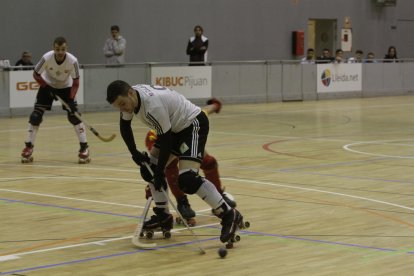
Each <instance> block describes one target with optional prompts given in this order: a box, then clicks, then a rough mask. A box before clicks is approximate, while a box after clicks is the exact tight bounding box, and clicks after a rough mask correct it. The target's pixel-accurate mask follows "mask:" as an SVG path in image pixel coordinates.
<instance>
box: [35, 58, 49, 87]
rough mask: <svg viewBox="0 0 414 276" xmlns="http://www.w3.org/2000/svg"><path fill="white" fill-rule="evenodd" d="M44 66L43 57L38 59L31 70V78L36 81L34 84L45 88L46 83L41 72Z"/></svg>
mask: <svg viewBox="0 0 414 276" xmlns="http://www.w3.org/2000/svg"><path fill="white" fill-rule="evenodd" d="M45 64H46V60H45V58H44V57H42V58H41V59H40V61H39V62H38V63H37V64H36V66H35V68H34V70H33V78H34V79H35V80H36V82H37V83H38V84H39V85H40V86H41V87H46V86H47V83H46V81H45V80H44V79H43V78H42V75H41V74H42V72H43V71H44V70H45Z"/></svg>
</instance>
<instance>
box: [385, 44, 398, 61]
mask: <svg viewBox="0 0 414 276" xmlns="http://www.w3.org/2000/svg"><path fill="white" fill-rule="evenodd" d="M384 62H398V57H397V49H396V48H395V47H394V46H390V47H388V53H387V54H386V55H385V57H384Z"/></svg>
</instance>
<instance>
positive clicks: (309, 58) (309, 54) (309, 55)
mask: <svg viewBox="0 0 414 276" xmlns="http://www.w3.org/2000/svg"><path fill="white" fill-rule="evenodd" d="M300 63H301V64H314V63H315V50H314V49H313V48H309V49H308V50H307V51H306V57H304V58H302V60H301V62H300Z"/></svg>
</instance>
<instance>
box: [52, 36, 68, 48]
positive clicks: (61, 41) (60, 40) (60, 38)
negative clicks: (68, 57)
mask: <svg viewBox="0 0 414 276" xmlns="http://www.w3.org/2000/svg"><path fill="white" fill-rule="evenodd" d="M64 43H66V39H65V38H64V37H63V36H58V37H56V38H55V41H53V45H55V44H56V45H58V46H61V45H63V44H64Z"/></svg>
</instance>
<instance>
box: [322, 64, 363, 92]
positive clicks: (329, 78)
mask: <svg viewBox="0 0 414 276" xmlns="http://www.w3.org/2000/svg"><path fill="white" fill-rule="evenodd" d="M316 82H317V91H318V93H321V92H346V91H362V64H360V63H352V64H346V63H340V64H334V63H333V64H318V65H317V80H316Z"/></svg>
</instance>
